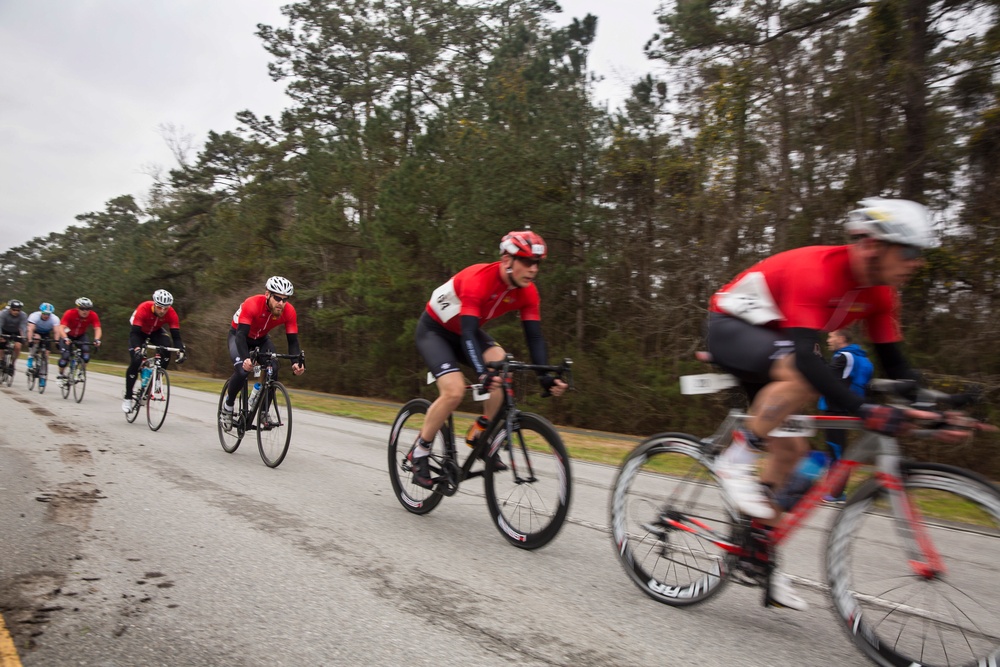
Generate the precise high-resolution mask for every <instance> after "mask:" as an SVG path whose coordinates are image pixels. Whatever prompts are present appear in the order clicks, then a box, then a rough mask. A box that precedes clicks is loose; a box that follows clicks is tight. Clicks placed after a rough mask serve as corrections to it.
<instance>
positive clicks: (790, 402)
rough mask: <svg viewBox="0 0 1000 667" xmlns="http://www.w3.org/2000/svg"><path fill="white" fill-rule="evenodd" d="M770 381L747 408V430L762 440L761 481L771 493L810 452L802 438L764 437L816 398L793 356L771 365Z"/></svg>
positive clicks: (778, 511)
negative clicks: (748, 414)
mask: <svg viewBox="0 0 1000 667" xmlns="http://www.w3.org/2000/svg"><path fill="white" fill-rule="evenodd" d="M771 377H772V378H774V381H773V382H771V383H769V384H767V385H765V386H764V387H763V388H762V389H761V390H760V391H759V392H758V393H757V396H756V397H755V398H754V401H753V405H751V406H750V415H751V416H750V419H749V420H747V427H748V428H749V429H750V430H751V431H752V432H753V433H754V435H757V436H758V437H760V438H763V440H764V443H765V447H764V451H765V454H764V458H763V461H762V466H761V473H760V481H761V482H763V483H764V484H766V485H768V486H770V487H771V488H772V489H780V488H781V487H782V486H784V484H785V481H786V480H787V479H788V477H789V475H791V473H792V470H794V469H795V465H796V464H797V463H798V461H799V459H801V458H802V456H804V455H805V453H806V452H807V451H809V443H808V442H807V441H806V439H805V438H801V437H793V438H772V437H767V434H768V433H770V432H771V431H772V430H773V429H775V428H777V427H778V426H780V425H781V424H782V422H784V421H785V420H786V419H787V418H788V417H789V416H791V415H793V414H796V413H797V412H801V411H802V409H803V408H805V406H806V405H808V404H810V403H814V402H815V401H816V400H817V399H818V398H819V396H818V394H817V393H816V390H815V389H813V387H812V385H810V384H809V383H808V382H807V381H806V379H805V378H804V377H803V376H802V374H801V373H799V371H798V370H797V369H796V368H795V362H794V358H793V357H792V355H787V356H785V357H782V358H781V359H778V360H777V361H775V362H774V364H773V365H772V367H771ZM776 511H777V513H778V515H779V516H780V511H781V510H780V509H778V508H776Z"/></svg>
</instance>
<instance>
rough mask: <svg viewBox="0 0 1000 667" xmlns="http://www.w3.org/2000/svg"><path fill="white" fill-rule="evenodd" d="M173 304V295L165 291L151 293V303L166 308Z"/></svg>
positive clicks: (159, 290)
mask: <svg viewBox="0 0 1000 667" xmlns="http://www.w3.org/2000/svg"><path fill="white" fill-rule="evenodd" d="M173 302H174V295H173V294H171V293H170V292H168V291H167V290H165V289H158V290H156V291H155V292H153V303H155V304H156V305H157V306H163V307H164V308H166V307H167V306H169V305H171V304H172V303H173Z"/></svg>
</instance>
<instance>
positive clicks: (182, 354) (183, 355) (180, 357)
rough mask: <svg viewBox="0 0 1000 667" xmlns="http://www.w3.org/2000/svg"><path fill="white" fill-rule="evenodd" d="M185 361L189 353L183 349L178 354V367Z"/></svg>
mask: <svg viewBox="0 0 1000 667" xmlns="http://www.w3.org/2000/svg"><path fill="white" fill-rule="evenodd" d="M185 361H187V351H186V350H185V349H184V348H183V347H182V348H181V351H180V352H178V353H177V365H178V366H180V365H181V364H183V363H184V362H185Z"/></svg>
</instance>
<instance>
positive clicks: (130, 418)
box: [125, 384, 146, 424]
mask: <svg viewBox="0 0 1000 667" xmlns="http://www.w3.org/2000/svg"><path fill="white" fill-rule="evenodd" d="M145 391H146V388H145V387H143V386H142V385H141V384H140V385H139V388H138V389H136V390H135V392H134V393H133V394H132V409H131V410H129V411H128V412H126V413H125V421H127V422H128V423H129V424H131V423H132V422H134V421H135V420H136V419H138V418H139V410H141V409H142V398H143V396H142V395H143V394H144V393H145Z"/></svg>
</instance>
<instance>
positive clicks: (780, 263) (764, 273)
mask: <svg viewBox="0 0 1000 667" xmlns="http://www.w3.org/2000/svg"><path fill="white" fill-rule="evenodd" d="M860 204H861V208H860V209H858V210H855V211H852V212H851V214H850V216H849V217H848V220H847V223H846V229H847V232H848V234H849V235H850V236H851V237H852V241H853V242H852V243H851V244H849V245H845V246H813V247H808V248H799V249H796V250H789V251H787V252H782V253H778V254H777V255H774V256H772V257H769V258H767V259H765V260H763V261H761V262H759V263H757V264H755V265H754V266H752V267H750V268H749V269H747V270H746V271H744V272H742V273H740V274H739V275H738V276H736V278H735V279H734V280H732V281H731V282H730V283H728V284H727V285H725V286H724V287H723V288H722V289H720V290H719V291H718V292H717V293H716V294H715V295H714V296H713V297H712V299H711V303H710V307H709V310H710V314H709V321H708V336H707V338H708V350H709V352H710V353H711V355H712V360H713V362H715V363H716V364H718V365H719V366H721V367H722V368H723V369H725V370H727V371H729V372H730V373H732V374H733V375H735V376H736V377H737V378H738V379H739V380H740V382H741V384H742V385H743V387H744V388H745V389H746V390H747V394H748V396H749V399H750V408H749V414H750V419H749V420H748V422H747V423H746V429H741V430H740V431H739V432H738V433H737V434H736V436H735V437H734V439H733V444H732V445H731V446H730V447H729V448H728V449H727V450H726V451H725V452H723V453H722V454H721V455H720V456H719V458H718V460H717V461H716V474H717V475H718V476H719V479H720V482H721V483H722V485H723V487H724V488H725V489H726V492H727V493H728V495H729V496H730V497H731V498H732V499H733V501H734V502H735V503H736V504H737V505H738V506H739V509H740V510H741V511H742V512H743V513H744V514H746V515H749V516H751V517H755V518H756V519H758V520H759V521H760V522H761V523H762V524H764V525H768V524H770V523H773V522H774V521H775V520H776V519H777V518H778V516H779V515H780V513H781V508H780V507H778V506H777V505H776V504H775V503H774V493H775V492H776V491H779V490H780V489H781V488H782V487H783V485H784V484H785V482H786V480H787V479H788V478H789V476H790V473H791V472H792V470H793V469H794V468H795V466H796V464H797V462H798V460H799V459H800V458H801V457H802V456H803V455H804V454H805V453H806V451H808V447H809V446H808V443H807V441H806V440H805V438H802V437H773V436H770V435H769V434H770V433H771V431H772V430H774V429H775V428H777V427H778V426H779V425H781V423H782V422H784V420H785V419H786V418H787V417H789V416H790V415H792V414H795V413H796V412H799V411H801V410H802V409H804V408H805V407H806V405H809V404H812V403H813V402H815V401H816V399H817V398H818V397H819V396H820V395H823V396H826V397H827V399H828V400H831V401H833V402H835V403H837V404H839V405H841V406H843V407H844V409H845V410H847V412H848V413H849V414H853V415H857V416H859V417H861V418H863V419H864V420H865V427H866V428H868V429H871V430H874V431H877V432H880V433H884V434H886V435H897V434H900V433H904V432H905V431H907V430H909V429H911V428H912V420H913V419H930V418H934V417H936V416H937V415H935V414H934V413H927V412H922V411H918V410H906V409H901V408H897V407H893V406H887V405H873V404H869V403H866V402H865V400H864V398H863V397H861V396H858V395H857V394H854V393H853V392H851V391H850V389H848V388H847V387H846V386H845V385H844V384H843V383H842V382H841V381H840V380H839V379H838V378H837V376H836V375H834V373H833V371H832V370H830V367H829V366H828V365H827V364H826V363H825V362H824V360H823V357H822V355H821V353H820V340H821V336H822V332H829V331H834V330H836V329H840V328H843V327H846V326H848V325H850V324H851V323H852V322H855V321H859V320H861V321H864V323H865V325H866V326H867V330H868V336H869V338H870V339H871V341H872V343H873V344H874V347H875V351H876V353H877V355H878V356H879V359H880V361H881V362H882V367H883V371H884V373H885V374H886V375H887V376H888V377H890V378H897V379H898V378H913V379H917V374H916V373H915V371H914V370H913V369H912V368H911V367H910V366H909V364H908V363H907V361H906V358H905V357H904V356H903V353H902V350H901V347H900V342H901V341H902V333H901V330H900V326H899V311H900V300H899V292H898V290H899V288H900V287H902V286H903V285H904V284H905V283H906V281H907V280H909V279H910V278H911V277H912V276H913V274H914V273H915V272H916V271H917V270H918V269H920V267H921V266H922V265H923V261H924V260H923V257H922V251H923V249H924V248H927V247H928V246H930V244H931V229H930V222H929V216H928V213H927V209H926V208H924V207H923V206H921V205H920V204H916V203H914V202H911V201H906V200H901V199H881V198H871V199H866V200H864V201H862V202H860ZM956 419H957V417H956ZM939 434H940V435H939V437H941V439H951V440H954V439H958V438H961V437H967V435H966V434H963V433H962V432H960V431H953V430H942V431H940V432H939ZM761 450H765V451H766V455H765V457H764V460H763V462H762V466H761V472H760V478H759V481H758V479H757V478H756V476H755V471H754V467H753V465H752V464H753V462H754V460H755V459H756V456H757V452H759V451H761ZM768 601H769V603H771V604H773V605H774V606H779V607H788V608H792V609H797V610H801V609H805V608H806V607H807V605H806V602H805V601H804V600H803V599H802V598H800V597H799V596H798V595H796V594H795V593H794V591H793V590H792V588H791V585H790V583H789V582H788V578H787V577H785V576H784V575H781V574H780V573H777V572H775V573H774V575H772V577H771V588H770V590H769V595H768Z"/></svg>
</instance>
